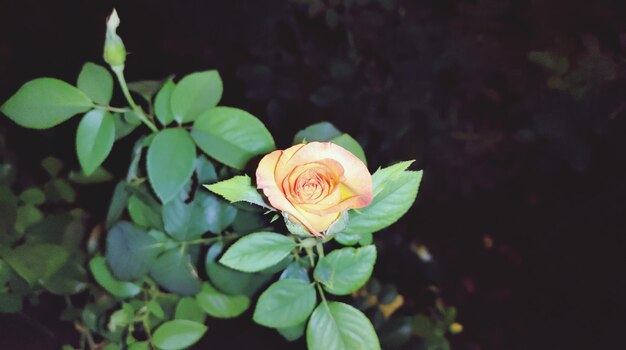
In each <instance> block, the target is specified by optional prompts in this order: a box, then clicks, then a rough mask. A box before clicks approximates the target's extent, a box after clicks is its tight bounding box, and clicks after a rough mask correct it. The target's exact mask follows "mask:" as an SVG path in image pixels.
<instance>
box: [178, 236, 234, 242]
mask: <svg viewBox="0 0 626 350" xmlns="http://www.w3.org/2000/svg"><path fill="white" fill-rule="evenodd" d="M235 238H237V235H236V234H230V235H224V236H216V237H211V238H200V239H195V240H193V241H188V242H184V243H186V244H205V243H213V242H215V241H221V240H225V241H229V240H231V239H235Z"/></svg>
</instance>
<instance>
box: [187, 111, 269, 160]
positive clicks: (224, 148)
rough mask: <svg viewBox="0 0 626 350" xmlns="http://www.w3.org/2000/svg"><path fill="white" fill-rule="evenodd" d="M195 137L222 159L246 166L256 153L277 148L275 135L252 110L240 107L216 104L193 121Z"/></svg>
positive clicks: (197, 142)
mask: <svg viewBox="0 0 626 350" xmlns="http://www.w3.org/2000/svg"><path fill="white" fill-rule="evenodd" d="M191 135H192V136H193V139H194V140H195V141H196V144H197V145H198V147H200V149H201V150H202V151H204V152H205V153H206V154H208V155H209V156H211V157H213V158H215V159H216V160H218V161H219V162H221V163H223V164H226V165H228V166H230V167H233V168H236V169H243V168H244V167H245V166H246V164H247V163H248V161H249V160H250V159H252V158H253V157H255V156H257V155H261V154H266V153H268V152H270V151H272V150H274V148H275V146H274V139H273V138H272V135H271V134H270V133H269V131H268V130H267V129H266V128H265V125H263V123H261V121H259V120H258V119H257V118H256V117H255V116H253V115H252V114H250V113H248V112H246V111H243V110H241V109H237V108H231V107H215V108H213V109H210V110H208V111H206V112H204V113H202V114H201V115H200V116H199V117H198V119H197V120H196V121H195V122H194V124H193V130H192V132H191Z"/></svg>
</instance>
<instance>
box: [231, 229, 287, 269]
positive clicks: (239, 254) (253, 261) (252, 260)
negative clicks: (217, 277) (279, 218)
mask: <svg viewBox="0 0 626 350" xmlns="http://www.w3.org/2000/svg"><path fill="white" fill-rule="evenodd" d="M295 247H296V242H295V241H294V240H293V239H291V238H289V237H287V236H284V235H281V234H278V233H274V232H255V233H252V234H249V235H247V236H245V237H243V238H240V239H239V240H238V241H237V242H235V244H233V245H232V246H231V247H230V248H229V249H228V250H227V251H226V253H225V254H224V256H222V258H221V259H220V263H222V264H224V265H226V266H228V267H231V268H233V269H236V270H240V271H245V272H256V271H261V270H263V269H265V268H267V267H270V266H272V265H275V264H277V263H278V262H280V261H281V260H283V259H284V258H285V257H286V256H287V255H289V253H290V252H291V250H292V249H293V248H295Z"/></svg>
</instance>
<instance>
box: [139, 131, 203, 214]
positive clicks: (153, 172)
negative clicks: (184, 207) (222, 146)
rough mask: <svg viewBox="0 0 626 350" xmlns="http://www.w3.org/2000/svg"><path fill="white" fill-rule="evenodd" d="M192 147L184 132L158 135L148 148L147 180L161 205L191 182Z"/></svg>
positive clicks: (193, 151) (166, 132)
mask: <svg viewBox="0 0 626 350" xmlns="http://www.w3.org/2000/svg"><path fill="white" fill-rule="evenodd" d="M195 159H196V147H195V146H194V144H193V140H192V139H191V138H190V137H189V134H188V133H187V131H185V130H184V129H165V130H162V131H160V132H159V133H158V134H157V135H156V136H155V137H154V140H152V143H151V144H150V148H148V156H147V170H148V180H149V181H150V184H151V185H152V188H153V189H154V192H155V193H156V194H157V196H158V197H159V199H161V201H162V202H163V203H166V202H168V201H170V200H171V199H172V198H174V197H175V196H176V195H177V194H178V192H180V190H182V188H183V187H184V186H185V184H186V183H187V181H189V179H190V178H191V174H193V169H194V160H195Z"/></svg>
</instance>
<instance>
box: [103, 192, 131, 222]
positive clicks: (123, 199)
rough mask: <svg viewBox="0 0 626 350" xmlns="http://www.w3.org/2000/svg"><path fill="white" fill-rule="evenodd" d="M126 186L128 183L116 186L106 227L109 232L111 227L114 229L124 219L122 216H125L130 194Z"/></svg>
mask: <svg viewBox="0 0 626 350" xmlns="http://www.w3.org/2000/svg"><path fill="white" fill-rule="evenodd" d="M126 186H127V185H126V182H124V181H121V182H119V183H118V184H117V185H115V189H114V190H113V196H112V197H111V204H109V210H108V211H107V217H106V220H105V225H104V226H105V228H106V229H107V230H109V229H111V227H113V225H114V224H115V223H116V222H117V221H118V220H119V219H120V218H121V217H122V214H124V210H125V209H126V205H127V204H128V192H127V191H126Z"/></svg>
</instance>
